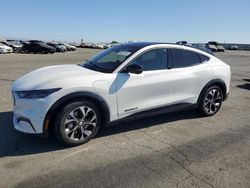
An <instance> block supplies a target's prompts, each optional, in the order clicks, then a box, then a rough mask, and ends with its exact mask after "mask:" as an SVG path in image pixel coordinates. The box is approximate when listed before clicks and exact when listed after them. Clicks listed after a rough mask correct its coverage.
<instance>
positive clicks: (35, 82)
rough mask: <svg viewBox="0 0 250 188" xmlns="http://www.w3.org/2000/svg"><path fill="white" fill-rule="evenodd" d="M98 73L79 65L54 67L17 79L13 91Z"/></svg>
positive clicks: (31, 88) (33, 88)
mask: <svg viewBox="0 0 250 188" xmlns="http://www.w3.org/2000/svg"><path fill="white" fill-rule="evenodd" d="M96 74H98V72H95V71H92V70H89V69H86V68H84V67H81V66H79V65H56V66H49V67H44V68H40V69H37V70H34V71H32V72H30V73H28V74H26V75H24V76H22V77H21V78H19V79H17V80H16V81H15V82H14V83H13V85H12V90H13V91H26V90H35V89H39V88H41V87H42V86H43V85H46V84H47V83H49V82H53V81H58V80H60V79H66V78H68V77H74V76H90V75H96Z"/></svg>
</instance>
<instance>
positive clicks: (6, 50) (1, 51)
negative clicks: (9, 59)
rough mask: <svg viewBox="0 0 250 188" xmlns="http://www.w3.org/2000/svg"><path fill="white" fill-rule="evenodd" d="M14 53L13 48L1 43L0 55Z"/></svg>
mask: <svg viewBox="0 0 250 188" xmlns="http://www.w3.org/2000/svg"><path fill="white" fill-rule="evenodd" d="M12 52H13V49H12V48H11V47H9V46H7V45H6V44H3V43H2V42H0V54H5V53H12Z"/></svg>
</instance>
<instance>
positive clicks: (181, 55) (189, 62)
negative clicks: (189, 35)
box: [172, 49, 209, 68]
mask: <svg viewBox="0 0 250 188" xmlns="http://www.w3.org/2000/svg"><path fill="white" fill-rule="evenodd" d="M172 52H173V61H174V64H173V68H182V67H189V66H193V65H197V64H200V63H201V62H204V61H207V60H208V59H209V58H208V57H206V56H203V55H200V54H198V53H195V52H192V51H188V50H182V49H173V50H172Z"/></svg>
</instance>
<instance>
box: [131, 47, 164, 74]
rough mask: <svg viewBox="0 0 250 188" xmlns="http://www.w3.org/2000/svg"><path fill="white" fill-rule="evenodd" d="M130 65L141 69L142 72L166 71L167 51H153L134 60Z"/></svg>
mask: <svg viewBox="0 0 250 188" xmlns="http://www.w3.org/2000/svg"><path fill="white" fill-rule="evenodd" d="M132 64H138V65H141V66H142V67H143V71H152V70H163V69H167V49H154V50H150V51H148V52H145V53H144V54H142V55H141V56H139V57H138V58H136V59H135V60H134V61H133V62H132Z"/></svg>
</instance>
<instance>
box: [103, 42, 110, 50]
mask: <svg viewBox="0 0 250 188" xmlns="http://www.w3.org/2000/svg"><path fill="white" fill-rule="evenodd" d="M110 47H111V44H107V43H106V44H104V45H103V49H108V48H110Z"/></svg>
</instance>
